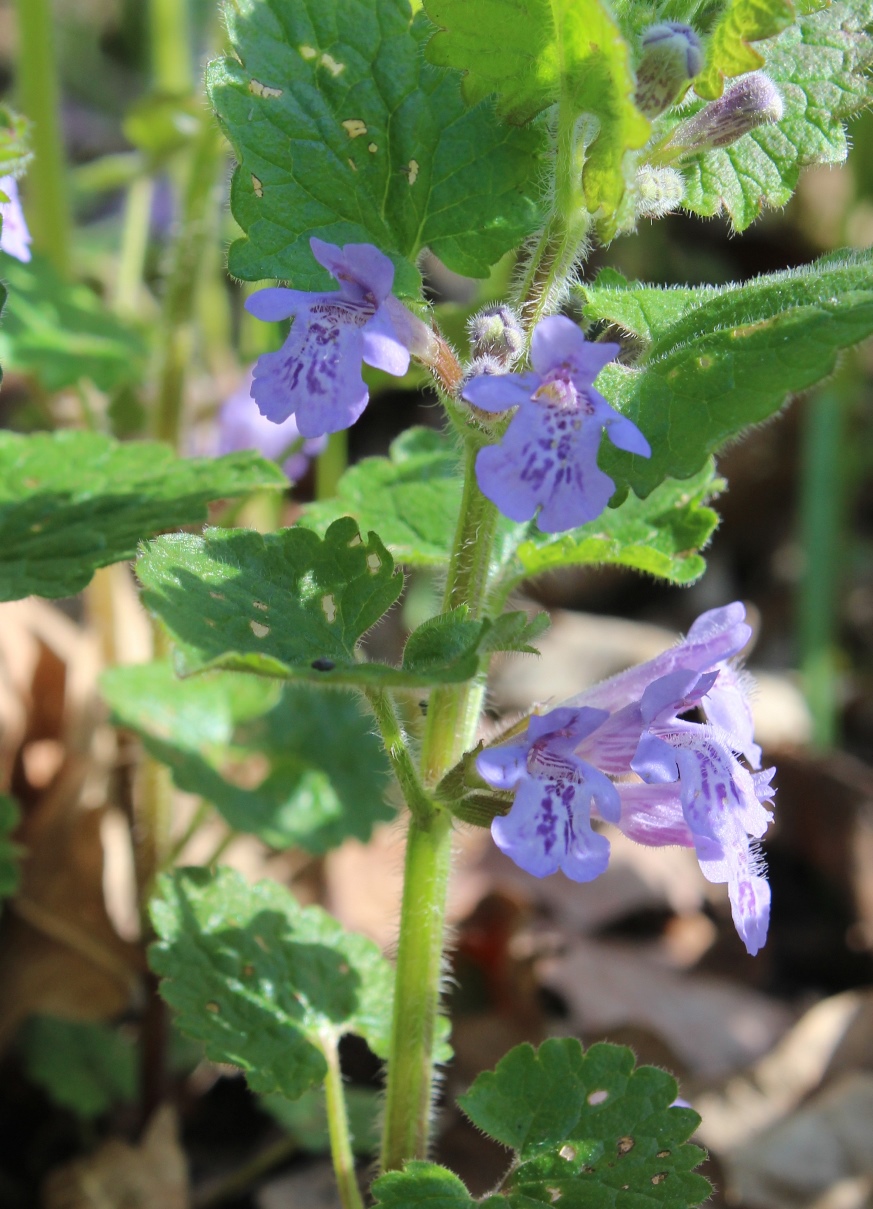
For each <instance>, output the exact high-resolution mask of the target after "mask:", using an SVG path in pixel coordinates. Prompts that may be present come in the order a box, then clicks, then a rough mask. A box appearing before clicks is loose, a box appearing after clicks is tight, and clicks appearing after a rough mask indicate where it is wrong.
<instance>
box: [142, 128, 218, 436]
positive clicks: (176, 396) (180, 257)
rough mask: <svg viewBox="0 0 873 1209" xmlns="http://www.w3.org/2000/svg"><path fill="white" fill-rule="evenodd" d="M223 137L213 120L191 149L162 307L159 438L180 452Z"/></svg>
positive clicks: (215, 211) (156, 422)
mask: <svg viewBox="0 0 873 1209" xmlns="http://www.w3.org/2000/svg"><path fill="white" fill-rule="evenodd" d="M221 147H222V140H221V133H220V131H219V129H218V126H217V125H216V124H215V122H214V121H213V119H212V117H211V116H210V115H204V118H203V125H202V127H201V130H200V132H199V134H198V135H197V137H196V139H195V140H194V143H193V145H192V149H191V158H190V163H189V165H188V177H187V180H186V184H185V190H184V195H183V198H182V215H181V221H180V223H179V229H178V231H177V232H176V236H175V238H174V240H173V246H172V248H171V251H170V266H171V268H170V273H169V276H168V279H167V283H166V291H165V294H164V300H163V307H162V325H161V326H162V332H161V353H160V365H159V369H158V391H157V402H156V408H155V415H154V434H155V436H156V437H157V438H158V439H159V440H162V441H167V442H169V444H171V445H172V446H173V447H174V448H178V445H179V438H180V435H181V429H182V410H183V402H184V387H185V376H186V373H187V369H188V366H189V363H190V360H191V354H192V348H193V341H194V333H193V325H192V318H193V314H194V303H195V299H196V296H197V283H198V280H199V277H200V272H201V268H202V264H203V257H204V252H205V249H206V245H207V240H208V238H209V236H210V235H211V234H212V233H213V231H214V226H215V222H216V219H217V216H218V214H219V213H220V206H219V204H218V201H217V198H216V196H215V193H216V186H217V182H218V175H219V167H221V166H223V164H222V159H221Z"/></svg>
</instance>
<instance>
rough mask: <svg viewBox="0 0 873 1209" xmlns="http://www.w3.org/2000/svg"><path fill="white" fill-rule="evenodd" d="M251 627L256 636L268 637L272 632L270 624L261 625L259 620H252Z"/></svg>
mask: <svg viewBox="0 0 873 1209" xmlns="http://www.w3.org/2000/svg"><path fill="white" fill-rule="evenodd" d="M249 627H250V629H251V631H252V633H253V634H254V636H255V638H266V637H267V635H268V634H269V632H270V627H269V626H268V625H261V623H260V622H259V621H250V622H249Z"/></svg>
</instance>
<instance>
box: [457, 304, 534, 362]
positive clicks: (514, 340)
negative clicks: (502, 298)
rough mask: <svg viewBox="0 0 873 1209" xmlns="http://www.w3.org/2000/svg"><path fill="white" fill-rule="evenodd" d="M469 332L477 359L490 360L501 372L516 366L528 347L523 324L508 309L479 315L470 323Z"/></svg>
mask: <svg viewBox="0 0 873 1209" xmlns="http://www.w3.org/2000/svg"><path fill="white" fill-rule="evenodd" d="M467 331H468V332H469V334H470V351H471V353H472V355H473V357H474V358H478V357H487V358H489V359H490V360H493V361H494V362H496V363H497V364H498V366H499V368H500V370H504V369H508V368H509V367H510V365H512V363H513V361H515V359H516V357H517V356H518V355H519V353H520V352H521V350H522V346H523V345H524V331H523V329H522V326H521V323H520V322H519V319H518V316H517V315H516V313H515V311H513V309H512V308H511V307H508V306H488V307H486V308H485V309H484V310H482V311H479V313H478V314H477V315H473V316H472V318H471V319H470V320H469V322H468V324H467ZM480 372H490V371H480ZM498 372H499V370H498Z"/></svg>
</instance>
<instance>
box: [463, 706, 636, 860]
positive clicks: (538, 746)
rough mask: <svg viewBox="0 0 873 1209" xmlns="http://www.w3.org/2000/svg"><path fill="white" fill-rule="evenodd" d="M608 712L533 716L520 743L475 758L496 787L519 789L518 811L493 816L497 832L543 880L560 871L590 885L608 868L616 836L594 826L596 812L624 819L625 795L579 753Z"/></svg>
mask: <svg viewBox="0 0 873 1209" xmlns="http://www.w3.org/2000/svg"><path fill="white" fill-rule="evenodd" d="M608 716H609V715H608V714H607V713H606V712H605V711H604V710H599V709H554V710H552V711H551V713H549V714H546V715H545V716H544V717H540V718H538V717H532V718H531V719H530V722H529V723H528V728H527V733H526V735H525V736H524V737H523V739H522V740H521V741H520V742H517V743H513V744H510V745H507V746H506V747H492V748H489V749H488V750H487V751H483V752H482V754H481V755H480V756H479V758H478V760H477V762H476V763H477V767H478V769H479V772H480V773H481V775H482V776H483V777H484V778H485V780H486V781H488V782H489V784H491V785H493V786H495V788H498V789H515V790H516V795H515V801H514V802H513V805H512V809H511V810H510V812H509V814H507V815H506V816H504V817H501V818H496V819H495V820H494V822H493V823H492V824H491V834H492V836H493V837H494V842H495V843H496V844H497V846H498V848H500V849H501V850H502V851H503V852H505V853H507V855H509V856H511V857H512V859H513V860H514V861H515V863H516V864H517V865H520V866H521V868H522V869H526V870H527V871H528V873H533V874H534V875H535V876H536V877H546V876H547V875H548V874H549V873H556V872H557V870H558V869H561V870H563V872H564V873H566V875H567V877H569V878H572V879H573V881H575V882H590V881H592V880H593V878H595V877H597V876H598V874H600V873H602V872H603V870H604V869H605V868H606V866H607V863H608V861H609V840H607V839H606V837H605V836H603V835H598V833H597V832H596V831H594V830H592V827H591V809H592V806H595V807H596V808H597V811H598V813H599V815H600V817H601V818H605V819H608V820H610V822H613V823H615V822H618V818H619V814H620V810H621V804H620V801H619V796H618V792H617V790H616V788H615V786H614V785H613V784H612V782H611V781H610V780H609V778H608V777H606V776H604V775H603V773H602V772H600V771H599V770H598V769H596V768H594V767H593V766H592V765H591V764H587V763H586V762H585V761H584V760H580V759H579V758H578V757H577V756H575V755H574V754H573V753H574V750H575V748H576V747H578V745H579V743H580V742H581V741H582V740H583V739H585V737H586V736H587V735H589V734H590V733H591V731H593V730H594V729H595V728H596V727H598V726H599V725H600V724H601V723H602V722H603V721H605V719H606V718H608Z"/></svg>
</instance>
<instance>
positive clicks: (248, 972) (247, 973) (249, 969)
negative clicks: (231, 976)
mask: <svg viewBox="0 0 873 1209" xmlns="http://www.w3.org/2000/svg"><path fill="white" fill-rule="evenodd" d="M254 972H255V967H254V966H251V965H248V966H243V976H244V977H245V978H251V976H252V974H254Z"/></svg>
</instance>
